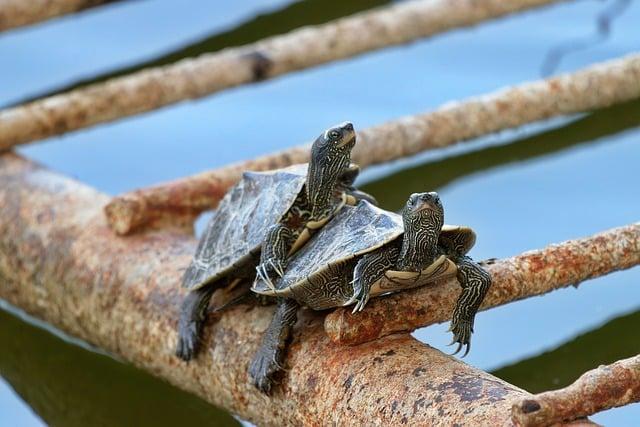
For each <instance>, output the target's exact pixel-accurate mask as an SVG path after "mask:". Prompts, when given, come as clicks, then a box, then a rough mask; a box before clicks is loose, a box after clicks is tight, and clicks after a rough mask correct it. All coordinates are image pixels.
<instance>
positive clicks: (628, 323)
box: [492, 310, 640, 393]
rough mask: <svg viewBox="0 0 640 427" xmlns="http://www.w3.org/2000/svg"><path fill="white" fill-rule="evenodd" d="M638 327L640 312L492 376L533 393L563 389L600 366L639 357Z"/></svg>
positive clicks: (621, 318) (607, 324)
mask: <svg viewBox="0 0 640 427" xmlns="http://www.w3.org/2000/svg"><path fill="white" fill-rule="evenodd" d="M638 325H640V310H639V311H636V312H634V313H631V314H627V315H625V316H620V317H617V318H615V319H613V320H611V321H609V322H607V323H606V324H604V325H603V326H601V327H599V328H597V329H593V330H591V331H588V332H586V333H584V334H581V335H579V336H577V337H576V338H574V339H573V340H571V341H569V342H566V343H564V344H562V345H560V346H558V347H557V348H555V349H553V350H549V351H546V352H544V353H542V354H540V355H538V356H535V357H531V358H529V359H524V360H521V361H519V362H517V363H514V364H512V365H509V366H505V367H502V368H499V369H496V370H495V371H493V372H492V374H493V375H495V376H497V377H500V378H502V379H504V380H506V381H508V382H510V383H512V384H515V385H517V386H519V387H522V388H524V389H525V390H528V391H530V392H532V393H539V392H542V391H546V390H553V389H556V388H561V387H565V386H567V385H569V384H571V383H572V382H573V381H575V380H576V379H577V378H578V377H579V376H580V375H582V374H583V373H584V372H586V371H588V370H590V369H594V368H596V367H598V366H599V365H604V364H610V363H613V362H615V361H616V360H620V359H625V358H627V357H632V356H635V355H637V354H640V341H638V333H637V331H638ZM612 337H615V339H611V338H612Z"/></svg>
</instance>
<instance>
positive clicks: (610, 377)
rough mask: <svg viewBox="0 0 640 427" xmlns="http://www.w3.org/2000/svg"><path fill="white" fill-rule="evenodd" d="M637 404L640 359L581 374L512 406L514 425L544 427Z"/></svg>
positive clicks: (639, 392) (624, 360)
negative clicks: (563, 384) (561, 386)
mask: <svg viewBox="0 0 640 427" xmlns="http://www.w3.org/2000/svg"><path fill="white" fill-rule="evenodd" d="M633 402H640V355H639V356H634V357H630V358H628V359H623V360H618V361H617V362H615V363H612V364H611V365H603V366H600V367H598V368H596V369H592V370H591V371H588V372H586V373H584V374H583V375H582V376H580V378H578V379H577V380H576V381H575V382H574V383H573V384H571V385H569V386H567V387H564V388H561V389H559V390H553V391H546V392H544V393H540V394H536V395H535V396H534V397H533V399H524V400H523V401H521V402H518V403H517V404H516V405H513V409H512V411H513V421H514V423H516V425H518V426H523V427H543V426H549V425H553V424H555V423H559V422H563V421H565V420H571V419H574V418H576V417H584V416H587V415H592V414H595V413H596V412H600V411H604V410H605V409H610V408H616V407H619V406H624V405H627V404H629V403H633Z"/></svg>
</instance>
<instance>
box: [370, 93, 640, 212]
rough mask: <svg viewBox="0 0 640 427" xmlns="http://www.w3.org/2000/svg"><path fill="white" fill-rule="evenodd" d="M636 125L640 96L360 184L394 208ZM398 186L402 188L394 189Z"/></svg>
mask: <svg viewBox="0 0 640 427" xmlns="http://www.w3.org/2000/svg"><path fill="white" fill-rule="evenodd" d="M638 126H640V99H638V100H634V101H631V102H627V103H624V104H619V105H616V106H613V107H609V108H606V109H602V110H599V111H596V112H594V113H591V114H589V115H587V116H585V117H583V118H580V119H578V120H576V121H573V122H571V123H569V124H567V125H565V126H562V127H560V128H557V129H552V130H549V131H545V132H542V133H539V134H536V135H533V136H530V137H526V138H522V139H518V140H515V141H513V142H511V143H508V144H504V145H499V146H492V147H488V148H483V149H481V150H477V151H472V152H469V153H464V154H461V155H457V156H451V157H447V158H444V159H440V160H436V161H431V162H427V163H424V164H422V165H420V166H417V167H414V168H410V169H403V170H401V171H399V172H396V173H394V174H392V175H388V176H384V177H383V178H381V179H380V180H377V181H374V182H370V183H368V184H366V185H363V187H362V188H363V190H364V191H367V192H368V193H371V194H374V195H375V196H376V197H377V198H378V201H379V202H380V205H381V206H382V207H384V208H385V209H394V210H397V209H400V208H401V207H402V206H403V205H404V203H405V201H406V198H407V197H408V195H409V194H411V193H413V192H421V191H427V190H438V189H441V188H443V187H445V186H447V185H449V184H451V183H452V182H454V181H456V180H459V179H461V178H464V177H467V176H469V175H472V174H474V173H479V172H483V171H488V170H490V169H494V168H497V167H501V166H505V165H509V164H513V163H520V162H525V161H528V160H533V159H538V158H541V157H545V156H549V155H552V154H555V153H557V152H560V151H564V150H567V149H570V148H574V147H578V146H585V145H588V144H594V143H596V142H597V141H598V140H599V139H600V138H603V137H606V136H611V135H615V134H617V133H621V132H624V131H626V130H628V129H632V128H635V127H638ZM398 189H402V191H398Z"/></svg>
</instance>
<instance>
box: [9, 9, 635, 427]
mask: <svg viewBox="0 0 640 427" xmlns="http://www.w3.org/2000/svg"><path fill="white" fill-rule="evenodd" d="M381 3H384V2H381V1H357V2H341V1H320V0H314V1H302V2H287V1H283V0H281V1H277V0H271V1H256V0H242V1H237V2H224V3H223V2H216V3H215V5H214V4H213V3H211V2H207V1H204V0H199V1H196V0H193V1H189V2H180V4H179V3H178V2H174V1H170V0H154V1H138V2H123V3H118V4H114V5H111V6H108V7H104V8H100V9H95V10H92V11H89V12H87V13H83V14H81V15H79V16H78V17H73V18H66V19H61V20H57V21H52V22H49V23H47V24H44V25H42V26H37V27H31V28H28V29H24V30H20V31H15V32H11V33H7V34H3V35H0V61H2V67H0V81H1V82H3V84H1V85H0V105H9V104H13V103H15V102H18V101H20V100H24V99H30V98H33V97H34V96H39V95H42V94H45V93H52V92H57V91H60V90H63V89H64V88H67V87H73V86H76V85H79V84H80V85H81V84H85V83H86V82H87V81H91V80H93V79H98V80H99V79H104V78H106V77H108V76H111V75H115V74H118V73H123V72H129V71H131V70H132V69H135V68H137V67H141V66H150V65H157V64H165V63H170V62H171V61H175V60H177V59H179V58H181V57H182V56H184V55H196V54H198V53H201V52H203V51H214V50H218V49H221V48H223V47H225V46H231V45H238V44H243V43H247V42H251V41H252V40H258V39H260V38H262V37H265V36H268V35H271V34H277V33H280V32H284V31H288V30H290V29H292V28H296V27H299V26H303V25H309V24H316V23H320V22H324V21H326V20H330V19H333V18H335V17H336V16H341V15H344V14H345V13H353V12H356V11H358V10H364V9H367V8H370V7H374V6H377V5H379V4H381ZM623 3H629V2H621V1H617V2H615V1H605V2H603V1H588V0H583V1H574V2H566V3H563V4H560V5H556V6H553V7H548V8H544V9H539V10H536V11H533V12H529V13H525V14H520V15H517V16H513V17H509V18H506V19H502V20H499V21H495V22H491V23H488V24H485V25H481V26H477V27H475V28H473V29H467V30H460V31H455V32H451V33H448V34H446V35H443V36H439V37H435V38H433V39H431V40H426V41H419V42H416V43H412V44H410V45H408V46H403V47H397V48H392V49H386V50H383V51H378V52H374V53H370V54H367V55H363V56H361V57H359V58H356V59H352V60H348V61H340V62H337V63H334V64H327V65H324V66H321V67H317V68H314V69H311V70H307V71H303V72H299V73H294V74H291V75H288V76H285V77H281V78H278V79H275V80H272V81H268V82H264V83H260V84H257V85H251V86H246V87H242V88H237V89H233V90H229V91H226V92H223V93H219V94H217V95H215V96H212V97H207V98H204V99H201V100H197V101H195V102H189V103H182V104H179V105H174V106H171V107H168V108H164V109H162V110H159V111H155V112H151V113H147V114H144V115H141V116H137V117H132V118H128V119H125V120H122V121H119V122H116V123H113V124H109V125H106V126H100V127H96V128H92V129H87V130H83V131H79V132H75V133H72V134H69V135H65V136H63V137H59V138H52V139H51V140H48V141H45V142H43V143H39V144H33V145H30V146H28V147H24V148H21V149H20V150H19V151H20V152H21V153H23V154H25V155H28V156H30V157H32V158H34V159H37V160H38V161H40V162H42V163H44V164H46V165H47V166H50V167H52V168H54V169H56V170H58V171H61V172H63V173H66V174H68V175H71V176H74V177H76V178H79V179H81V180H82V181H84V182H87V183H88V184H90V185H93V186H95V187H97V188H99V189H100V190H102V191H105V192H107V193H111V194H116V193H120V192H123V191H127V190H130V189H133V188H136V187H140V186H144V185H149V184H153V183H156V182H158V181H163V180H168V179H172V178H177V177H180V176H184V175H188V174H192V173H195V172H198V171H201V170H205V169H210V168H214V167H217V166H221V165H224V164H227V163H230V162H234V161H239V160H242V159H246V158H250V157H254V156H257V155H260V154H264V153H268V152H271V151H274V150H278V149H282V148H285V147H288V146H291V145H294V144H299V143H301V142H304V141H308V140H311V139H313V138H315V136H316V135H317V134H318V133H319V132H320V131H321V130H323V129H324V128H326V127H328V126H329V125H331V124H334V123H336V122H340V121H343V120H351V121H353V122H354V123H355V125H356V127H357V128H364V127H367V126H370V125H374V124H377V123H381V122H383V121H385V120H391V119H394V118H397V117H400V116H402V115H409V114H415V113H417V112H422V111H427V110H430V109H433V108H436V107H437V106H439V105H441V104H443V103H445V102H447V101H450V100H454V99H460V98H464V97H468V96H473V95H478V94H483V93H486V92H489V91H492V90H495V89H497V88H500V87H502V86H505V85H510V84H515V83H518V82H521V81H525V80H532V79H537V78H539V76H540V69H541V67H542V66H543V64H544V63H545V61H546V58H547V55H548V54H549V52H551V51H553V50H554V49H557V48H558V46H567V45H568V44H571V43H574V44H576V43H577V44H576V46H577V45H579V44H580V41H582V40H587V39H593V40H595V38H593V35H594V34H595V31H596V18H597V17H598V15H599V14H600V13H601V12H602V11H603V10H604V9H607V8H610V7H614V6H615V5H619V4H623ZM638 22H640V4H639V3H638V2H630V3H629V4H628V7H627V9H626V10H625V11H624V13H623V14H622V15H620V16H619V17H618V18H617V19H616V20H615V21H614V22H613V24H612V26H611V29H612V32H611V34H610V36H609V37H608V38H606V39H605V40H604V41H601V42H599V43H595V44H589V45H588V46H586V47H584V48H582V49H579V50H576V51H571V52H569V53H568V54H567V55H565V56H564V57H563V58H562V59H561V61H560V63H559V70H558V71H559V72H562V71H570V70H575V69H578V68H580V67H583V66H586V65H588V64H590V63H593V62H597V61H603V60H607V59H611V58H615V57H619V56H621V55H624V54H626V53H630V52H633V51H634V50H637V49H638V47H639V43H638V41H639V40H640V27H638V25H637V23H638ZM639 125H640V102H639V101H634V102H629V103H626V104H624V105H620V106H616V107H612V108H609V109H606V110H602V111H598V112H594V113H590V114H586V115H579V116H575V117H569V118H563V119H559V120H552V121H550V122H547V123H542V124H536V125H532V126H527V127H525V128H524V129H519V130H512V131H505V132H501V133H500V134H498V135H492V136H489V137H486V138H482V139H480V140H478V141H474V142H471V143H468V144H464V145H460V146H458V147H453V148H450V149H446V150H441V151H438V152H432V153H426V154H424V155H420V156H417V157H415V158H412V159H407V160H403V161H399V162H394V163H392V164H389V165H384V166H381V167H376V168H372V169H369V170H368V171H367V172H366V173H365V174H364V176H363V177H362V179H361V183H362V184H364V189H365V190H366V191H370V192H372V193H374V194H375V195H376V196H377V197H378V199H379V200H380V202H381V204H382V206H383V207H385V208H387V209H392V210H397V209H399V208H400V207H401V206H402V204H403V203H404V201H405V200H406V197H407V196H408V194H409V193H411V192H413V191H425V190H437V191H439V192H440V194H441V196H442V198H443V201H444V205H445V210H446V217H447V222H449V223H460V224H468V225H471V226H472V227H474V228H475V229H476V231H477V232H478V236H479V238H478V243H477V246H476V248H474V250H473V251H472V255H473V256H474V257H476V258H478V259H482V258H488V257H505V256H510V255H514V254H517V253H520V252H522V251H525V250H528V249H533V248H539V247H543V246H545V245H547V244H549V243H552V242H557V241H561V240H565V239H570V238H576V237H581V236H585V235H590V234H593V233H596V232H598V231H601V230H604V229H607V228H611V227H615V226H620V225H624V224H628V223H631V222H635V221H638V220H639V215H638V213H639V212H640V197H638V196H639V195H640V190H638V172H637V164H638V160H639V159H640V145H639V144H638V140H639V139H640V130H639V128H638V127H639ZM639 281H640V270H639V269H637V268H636V269H632V270H629V271H625V272H621V273H616V274H613V275H610V276H607V277H604V278H600V279H597V280H593V281H590V282H587V283H585V284H584V285H582V286H580V287H579V288H578V289H574V288H570V289H566V290H562V291H557V292H554V293H552V294H549V295H546V296H544V297H537V298H531V299H528V300H525V301H521V302H518V303H514V304H510V305H507V306H504V307H500V308H497V309H493V310H490V311H488V312H484V313H481V314H480V315H479V316H478V319H477V324H476V334H475V336H474V342H473V349H472V352H471V353H470V355H469V356H468V357H467V359H466V361H467V362H468V363H471V364H473V365H475V366H478V367H480V368H482V369H486V370H492V371H494V372H495V373H496V374H497V375H498V376H501V377H502V378H505V379H506V380H508V381H511V382H513V383H514V384H517V385H519V386H521V387H523V388H525V389H528V390H531V391H541V390H545V389H549V388H553V387H558V386H562V385H566V384H568V383H569V382H571V381H572V380H574V379H575V378H576V377H577V376H578V375H579V374H580V373H581V372H584V371H585V370H587V369H590V368H593V367H596V366H598V365H599V364H601V363H609V362H611V361H613V360H616V359H619V358H623V357H628V356H631V355H634V354H638V353H640V343H639V342H638V340H637V339H634V338H635V336H634V334H633V331H636V330H637V329H638V326H639V323H638V322H639V318H638V313H639V310H640V292H639V291H638V288H637V283H638V282H639ZM0 325H2V328H1V329H0V339H2V342H4V343H6V347H5V348H6V349H7V350H8V351H3V352H0V375H2V379H3V381H4V383H2V382H0V425H40V424H41V423H43V422H46V423H51V424H54V425H80V424H83V425H84V424H89V423H90V424H96V425H115V424H118V425H127V423H129V424H131V425H133V424H135V425H144V424H154V425H176V420H182V421H183V424H186V425H204V424H212V425H224V424H227V423H229V424H232V423H234V421H232V419H231V418H229V417H228V416H226V415H224V414H221V413H220V412H218V411H216V410H215V409H214V408H212V407H211V406H209V405H206V404H204V403H203V402H202V401H200V400H199V399H197V398H195V397H192V396H188V395H185V394H184V393H182V392H180V391H178V390H176V389H174V388H172V387H170V386H168V385H166V384H164V383H162V382H161V381H158V380H156V379H153V378H151V377H150V376H149V375H148V374H146V373H144V372H140V371H138V370H136V369H134V368H132V367H130V366H128V365H123V364H121V363H120V362H117V361H115V360H113V359H111V358H109V357H106V356H104V355H101V354H96V353H92V352H89V351H87V350H86V349H85V348H82V347H79V346H77V345H74V344H70V343H68V342H66V341H64V340H61V339H60V338H58V337H57V336H54V335H51V334H50V333H49V332H46V331H42V330H40V329H39V328H37V327H34V326H32V325H30V324H28V323H25V322H24V321H23V320H20V319H19V318H17V317H15V316H14V315H12V314H8V313H4V312H3V313H0ZM446 327H447V325H436V326H432V327H429V328H425V329H422V330H419V331H417V332H416V336H417V337H418V338H419V339H421V340H423V341H425V342H428V343H429V344H431V345H434V346H436V347H438V348H442V349H444V350H448V348H447V347H446V344H447V343H448V342H449V340H450V336H449V334H447V333H446ZM154 406H155V407H156V409H157V408H158V407H162V408H161V411H162V412H158V413H157V415H158V416H157V417H154V415H153V414H152V413H151V412H150V411H145V409H144V408H146V407H154ZM639 406H640V405H632V406H629V407H626V408H623V409H618V410H613V411H608V412H605V413H603V414H599V415H596V416H595V417H593V419H594V420H595V421H597V422H601V423H605V424H607V425H623V426H624V425H629V426H631V425H634V422H635V421H636V420H637V419H640V408H639ZM186 409H188V410H186Z"/></svg>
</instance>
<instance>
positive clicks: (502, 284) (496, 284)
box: [325, 223, 640, 345]
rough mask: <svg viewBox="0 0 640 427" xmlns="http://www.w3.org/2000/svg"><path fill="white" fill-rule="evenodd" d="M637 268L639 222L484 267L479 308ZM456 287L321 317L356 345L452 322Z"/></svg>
mask: <svg viewBox="0 0 640 427" xmlns="http://www.w3.org/2000/svg"><path fill="white" fill-rule="evenodd" d="M638 264H640V223H635V224H630V225H627V226H624V227H619V228H614V229H611V230H607V231H605V232H602V233H599V234H596V235H594V236H591V237H587V238H583V239H576V240H569V241H566V242H563V243H559V244H554V245H551V246H548V247H546V248H544V249H539V250H534V251H529V252H525V253H523V254H521V255H517V256H514V257H511V258H506V259H501V260H496V261H492V262H491V263H490V264H487V265H485V267H486V268H487V270H489V272H490V273H491V277H492V279H493V283H492V285H491V288H490V289H489V292H488V293H487V296H486V298H485V300H484V303H483V304H482V306H481V307H480V309H481V310H486V309H488V308H491V307H496V306H499V305H503V304H507V303H509V302H512V301H517V300H520V299H523V298H528V297H532V296H536V295H542V294H545V293H547V292H551V291H553V290H556V289H561V288H565V287H567V286H578V284H579V283H581V282H583V281H585V280H588V279H593V278H596V277H599V276H603V275H605V274H609V273H612V272H614V271H618V270H624V269H627V268H631V267H633V266H635V265H638ZM459 294H460V286H459V285H458V283H457V281H456V280H455V279H452V280H449V281H447V282H445V283H440V284H438V285H435V286H426V287H423V288H419V289H415V290H413V291H408V292H402V293H398V294H396V295H391V296H387V297H384V298H377V299H374V300H372V301H371V302H369V304H368V305H367V307H366V308H365V309H364V310H363V311H362V312H359V313H356V314H352V313H351V310H350V309H344V308H340V309H337V310H335V311H333V312H331V313H330V314H329V315H327V317H326V319H325V329H326V331H327V334H328V335H329V336H330V337H331V339H332V340H333V341H334V342H336V343H340V344H352V345H353V344H359V343H363V342H366V341H370V340H374V339H377V338H379V337H382V336H385V335H389V334H392V333H396V332H403V331H404V332H406V331H412V330H415V329H417V328H420V327H423V326H428V325H431V324H433V323H440V322H444V321H446V320H449V319H451V315H452V313H453V308H454V306H455V303H456V300H457V298H458V295H459Z"/></svg>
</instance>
